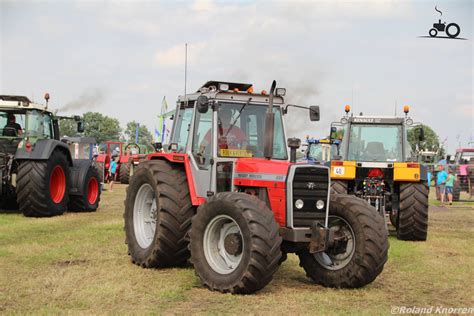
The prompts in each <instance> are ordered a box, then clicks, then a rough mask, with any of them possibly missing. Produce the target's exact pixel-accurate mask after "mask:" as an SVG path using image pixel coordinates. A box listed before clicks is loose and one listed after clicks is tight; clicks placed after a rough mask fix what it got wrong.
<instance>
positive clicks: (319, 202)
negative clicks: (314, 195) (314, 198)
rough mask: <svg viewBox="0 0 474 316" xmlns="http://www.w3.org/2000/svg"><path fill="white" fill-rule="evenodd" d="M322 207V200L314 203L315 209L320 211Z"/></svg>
mask: <svg viewBox="0 0 474 316" xmlns="http://www.w3.org/2000/svg"><path fill="white" fill-rule="evenodd" d="M323 207H324V201H323V200H318V202H316V208H317V209H318V210H322V209H323Z"/></svg>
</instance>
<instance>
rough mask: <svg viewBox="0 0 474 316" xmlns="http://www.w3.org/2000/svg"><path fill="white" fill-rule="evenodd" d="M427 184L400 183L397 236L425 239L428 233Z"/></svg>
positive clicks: (414, 239) (415, 239) (408, 238)
mask: <svg viewBox="0 0 474 316" xmlns="http://www.w3.org/2000/svg"><path fill="white" fill-rule="evenodd" d="M428 192H429V191H428V184H427V183H426V182H420V183H409V182H408V183H401V184H400V211H399V212H398V227H397V238H398V239H400V240H413V241H425V240H426V237H427V235H428Z"/></svg>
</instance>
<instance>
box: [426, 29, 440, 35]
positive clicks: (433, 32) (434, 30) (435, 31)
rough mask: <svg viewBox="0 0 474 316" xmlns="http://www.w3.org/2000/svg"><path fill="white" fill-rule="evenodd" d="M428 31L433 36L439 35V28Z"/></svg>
mask: <svg viewBox="0 0 474 316" xmlns="http://www.w3.org/2000/svg"><path fill="white" fill-rule="evenodd" d="M428 33H429V34H430V36H431V37H436V35H438V30H436V29H430V31H429V32H428Z"/></svg>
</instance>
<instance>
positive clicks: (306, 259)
mask: <svg viewBox="0 0 474 316" xmlns="http://www.w3.org/2000/svg"><path fill="white" fill-rule="evenodd" d="M329 205H330V206H329V207H330V210H329V228H330V229H331V230H332V231H333V232H334V234H335V236H339V237H344V239H342V241H341V242H339V243H337V242H336V243H335V244H334V246H333V247H331V248H330V249H328V250H326V251H325V252H322V253H316V254H311V253H309V251H308V250H304V251H301V252H299V253H297V255H298V256H299V258H300V266H302V267H303V269H304V270H305V271H306V274H307V276H308V277H310V278H311V279H312V280H313V281H314V282H316V283H317V284H321V285H323V286H326V287H334V288H358V287H362V286H364V285H366V284H369V283H370V282H372V281H373V280H374V279H375V278H376V277H377V276H378V275H379V274H380V273H381V272H382V270H383V267H384V264H385V262H386V261H387V254H388V247H389V245H388V237H387V230H386V228H385V222H384V219H383V218H382V216H380V214H379V213H378V212H377V211H376V210H375V208H374V207H373V206H370V205H369V204H367V202H366V201H364V200H362V199H360V198H357V197H354V196H351V195H343V194H337V195H332V196H331V201H330V204H329Z"/></svg>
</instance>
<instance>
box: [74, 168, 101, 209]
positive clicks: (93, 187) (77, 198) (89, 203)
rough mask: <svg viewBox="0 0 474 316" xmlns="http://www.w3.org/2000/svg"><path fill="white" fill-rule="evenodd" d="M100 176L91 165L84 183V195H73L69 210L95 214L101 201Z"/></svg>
mask: <svg viewBox="0 0 474 316" xmlns="http://www.w3.org/2000/svg"><path fill="white" fill-rule="evenodd" d="M99 179H100V175H99V170H98V169H97V167H96V166H94V165H90V166H89V168H88V169H87V173H86V176H85V177H84V180H83V182H82V195H71V199H70V201H69V206H68V209H69V210H70V211H73V212H74V211H76V212H95V211H96V210H97V208H98V207H99V201H100V192H101V189H100V180H99Z"/></svg>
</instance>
